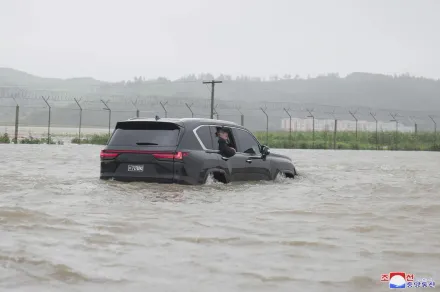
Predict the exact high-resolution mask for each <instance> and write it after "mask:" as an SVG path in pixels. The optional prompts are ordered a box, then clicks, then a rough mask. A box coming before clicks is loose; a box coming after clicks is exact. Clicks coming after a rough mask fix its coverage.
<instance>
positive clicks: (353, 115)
mask: <svg viewBox="0 0 440 292" xmlns="http://www.w3.org/2000/svg"><path fill="white" fill-rule="evenodd" d="M348 112H349V113H350V115H351V116H352V117H353V119H354V120H355V121H356V144H357V143H358V119H357V117H356V116H355V114H356V113H357V110H356V111H355V112H354V113H352V112H351V111H348Z"/></svg>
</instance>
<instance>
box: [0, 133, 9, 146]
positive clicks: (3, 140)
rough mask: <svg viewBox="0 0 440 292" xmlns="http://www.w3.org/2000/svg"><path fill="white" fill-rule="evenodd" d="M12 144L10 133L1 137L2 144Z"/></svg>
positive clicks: (0, 142)
mask: <svg viewBox="0 0 440 292" xmlns="http://www.w3.org/2000/svg"><path fill="white" fill-rule="evenodd" d="M9 143H11V139H10V138H9V135H8V133H4V134H3V135H1V136H0V144H9Z"/></svg>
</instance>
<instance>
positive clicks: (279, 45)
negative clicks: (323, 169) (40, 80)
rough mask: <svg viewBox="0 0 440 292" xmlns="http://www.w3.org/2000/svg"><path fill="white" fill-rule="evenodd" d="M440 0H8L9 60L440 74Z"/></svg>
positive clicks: (78, 68)
mask: <svg viewBox="0 0 440 292" xmlns="http://www.w3.org/2000/svg"><path fill="white" fill-rule="evenodd" d="M439 15H440V1H437V0H359V1H358V0H331V1H330V0H321V1H318V0H298V1H297V0H222V1H218V0H216V1H214V0H154V1H150V0H1V1H0V67H12V68H15V69H19V70H23V71H26V72H29V73H32V74H36V75H40V76H44V77H61V78H69V77H83V76H90V77H94V78H97V79H101V80H108V81H117V80H127V79H132V78H133V77H134V76H145V77H146V78H155V77H158V76H166V77H169V78H172V79H175V78H178V77H180V76H182V75H185V74H190V73H200V72H211V73H213V74H219V73H225V74H232V75H241V74H245V75H252V76H269V75H271V74H279V75H283V74H286V73H289V74H292V75H295V74H299V75H301V76H307V75H311V76H315V75H317V74H323V73H328V72H338V73H340V74H341V75H346V74H347V73H350V72H360V71H362V72H375V73H386V74H393V73H405V72H408V73H410V74H413V75H422V76H427V77H434V78H440V61H439V60H440V32H439V29H440V16H439Z"/></svg>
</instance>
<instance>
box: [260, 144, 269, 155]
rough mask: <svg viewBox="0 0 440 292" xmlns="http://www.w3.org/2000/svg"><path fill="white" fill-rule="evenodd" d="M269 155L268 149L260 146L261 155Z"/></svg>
mask: <svg viewBox="0 0 440 292" xmlns="http://www.w3.org/2000/svg"><path fill="white" fill-rule="evenodd" d="M269 154H270V151H269V147H267V146H266V145H262V146H261V155H262V156H267V155H269Z"/></svg>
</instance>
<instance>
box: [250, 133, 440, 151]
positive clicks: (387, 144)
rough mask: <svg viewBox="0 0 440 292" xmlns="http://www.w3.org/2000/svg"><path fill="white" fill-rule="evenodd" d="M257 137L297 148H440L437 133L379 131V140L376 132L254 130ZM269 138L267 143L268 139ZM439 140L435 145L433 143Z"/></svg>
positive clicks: (416, 149) (437, 149) (262, 140)
mask: <svg viewBox="0 0 440 292" xmlns="http://www.w3.org/2000/svg"><path fill="white" fill-rule="evenodd" d="M254 134H255V136H256V137H257V138H258V140H259V141H260V142H261V143H264V144H268V146H269V147H272V148H294V149H334V146H336V149H357V150H376V149H379V150H415V151H440V136H438V135H437V139H435V136H434V133H429V132H423V133H417V135H415V134H414V133H398V134H397V135H396V132H394V131H392V132H378V135H377V140H376V133H375V132H358V134H357V137H356V133H355V132H339V133H337V134H336V145H334V134H333V133H332V132H315V137H314V138H313V133H312V132H292V136H291V138H290V136H289V132H269V135H268V139H267V136H266V132H255V133H254ZM266 141H267V142H266ZM434 141H436V144H435V143H434Z"/></svg>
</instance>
